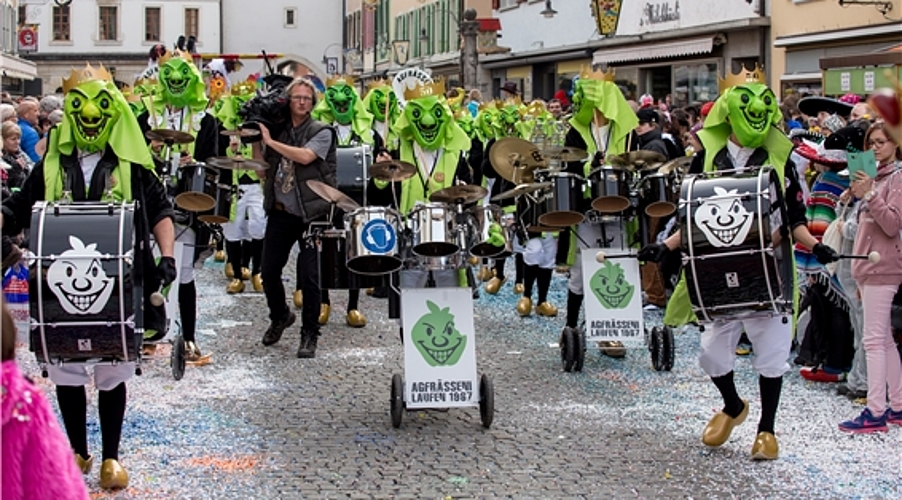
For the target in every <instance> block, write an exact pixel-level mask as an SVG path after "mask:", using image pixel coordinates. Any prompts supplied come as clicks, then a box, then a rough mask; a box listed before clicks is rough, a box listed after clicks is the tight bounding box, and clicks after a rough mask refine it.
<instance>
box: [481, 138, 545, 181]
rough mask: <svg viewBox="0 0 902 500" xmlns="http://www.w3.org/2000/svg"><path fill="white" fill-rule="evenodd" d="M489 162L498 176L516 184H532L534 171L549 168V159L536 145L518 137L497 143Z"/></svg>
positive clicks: (504, 139) (493, 147)
mask: <svg viewBox="0 0 902 500" xmlns="http://www.w3.org/2000/svg"><path fill="white" fill-rule="evenodd" d="M489 161H491V162H492V167H494V168H495V171H496V172H498V175H500V176H501V177H503V178H504V179H506V180H508V181H510V182H513V183H514V184H521V183H530V182H532V181H533V176H532V172H533V171H534V170H536V169H541V168H547V167H548V159H547V158H546V157H545V155H544V154H542V152H541V151H539V148H538V147H537V146H536V145H535V144H533V143H531V142H529V141H524V140H523V139H518V138H516V137H505V138H503V139H498V140H497V141H495V143H494V144H493V145H492V148H491V149H490V150H489Z"/></svg>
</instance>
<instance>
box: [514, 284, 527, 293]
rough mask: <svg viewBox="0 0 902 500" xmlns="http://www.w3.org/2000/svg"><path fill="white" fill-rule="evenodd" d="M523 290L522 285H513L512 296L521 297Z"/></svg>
mask: <svg viewBox="0 0 902 500" xmlns="http://www.w3.org/2000/svg"><path fill="white" fill-rule="evenodd" d="M524 289H525V287H524V286H523V283H514V294H515V295H523V290H524Z"/></svg>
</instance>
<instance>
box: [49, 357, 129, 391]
mask: <svg viewBox="0 0 902 500" xmlns="http://www.w3.org/2000/svg"><path fill="white" fill-rule="evenodd" d="M92 371H93V372H94V385H95V386H96V387H97V389H99V390H101V391H109V390H111V389H114V388H115V387H116V386H117V385H119V384H121V383H122V382H125V381H126V380H128V379H130V378H132V375H134V374H135V363H134V362H129V363H119V364H116V365H90V364H87V363H69V364H65V365H50V366H48V367H47V373H48V374H49V375H50V380H51V381H52V382H53V383H54V384H56V385H66V386H72V387H78V386H82V385H88V384H89V383H90V382H91V372H92Z"/></svg>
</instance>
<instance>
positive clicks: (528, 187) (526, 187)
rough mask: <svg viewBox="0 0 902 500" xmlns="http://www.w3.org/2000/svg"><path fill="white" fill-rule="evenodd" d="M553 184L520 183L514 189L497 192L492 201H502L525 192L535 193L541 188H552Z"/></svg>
mask: <svg viewBox="0 0 902 500" xmlns="http://www.w3.org/2000/svg"><path fill="white" fill-rule="evenodd" d="M551 186H552V184H551V183H550V182H535V183H532V184H520V185H519V186H517V187H515V188H514V189H509V190H507V191H505V192H503V193H500V194H496V195H495V196H493V197H492V201H502V200H506V199H508V198H516V197H517V196H522V195H524V194H529V193H534V192H536V191H539V190H540V189H547V188H550V187H551Z"/></svg>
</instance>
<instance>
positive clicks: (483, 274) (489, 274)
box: [476, 266, 495, 281]
mask: <svg viewBox="0 0 902 500" xmlns="http://www.w3.org/2000/svg"><path fill="white" fill-rule="evenodd" d="M476 277H477V278H479V281H488V280H490V279H492V278H494V277H495V272H494V271H493V270H492V269H491V268H489V267H487V266H482V267H481V268H479V273H478V274H477V276H476Z"/></svg>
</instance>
